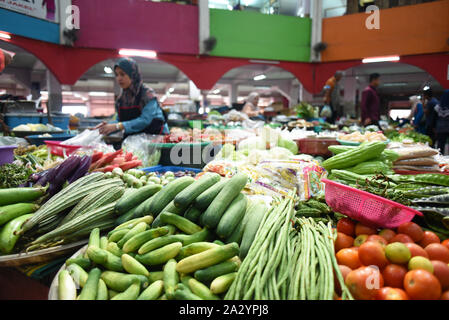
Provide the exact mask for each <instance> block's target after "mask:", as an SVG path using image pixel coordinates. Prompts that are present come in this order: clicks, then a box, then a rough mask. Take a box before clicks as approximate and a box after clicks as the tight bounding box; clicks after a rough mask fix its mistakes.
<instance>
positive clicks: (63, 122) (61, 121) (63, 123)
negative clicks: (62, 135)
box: [42, 115, 70, 130]
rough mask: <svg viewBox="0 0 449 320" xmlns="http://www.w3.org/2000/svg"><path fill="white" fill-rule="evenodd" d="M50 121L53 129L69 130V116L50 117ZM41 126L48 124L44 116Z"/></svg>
mask: <svg viewBox="0 0 449 320" xmlns="http://www.w3.org/2000/svg"><path fill="white" fill-rule="evenodd" d="M51 120H52V122H53V125H54V126H55V127H58V128H61V129H63V130H68V129H69V123H70V116H53V115H52V116H51ZM42 124H48V118H47V117H46V116H43V117H42Z"/></svg>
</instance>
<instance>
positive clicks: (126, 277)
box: [101, 271, 149, 292]
mask: <svg viewBox="0 0 449 320" xmlns="http://www.w3.org/2000/svg"><path fill="white" fill-rule="evenodd" d="M101 279H102V280H103V281H104V283H106V286H107V287H108V288H109V289H110V290H114V291H117V292H123V291H125V290H126V289H127V288H128V287H129V286H130V285H131V284H132V283H133V282H134V281H136V280H138V281H139V282H140V285H141V288H142V289H144V288H146V287H148V285H149V281H148V278H147V277H145V276H141V275H136V274H126V273H121V272H115V271H103V273H102V274H101Z"/></svg>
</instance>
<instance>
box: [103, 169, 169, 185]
mask: <svg viewBox="0 0 449 320" xmlns="http://www.w3.org/2000/svg"><path fill="white" fill-rule="evenodd" d="M105 178H111V179H112V178H121V179H122V180H123V182H124V183H125V184H126V185H127V186H128V187H129V188H136V189H139V188H142V187H144V186H146V185H153V184H160V185H162V186H165V185H167V184H168V183H170V182H171V181H173V180H175V178H176V177H175V174H174V173H173V172H171V171H167V172H165V173H164V174H163V175H161V176H159V177H158V176H157V174H156V173H155V172H145V171H143V170H138V169H130V170H128V171H125V172H124V171H123V170H122V169H120V168H115V169H114V170H112V172H106V173H105Z"/></svg>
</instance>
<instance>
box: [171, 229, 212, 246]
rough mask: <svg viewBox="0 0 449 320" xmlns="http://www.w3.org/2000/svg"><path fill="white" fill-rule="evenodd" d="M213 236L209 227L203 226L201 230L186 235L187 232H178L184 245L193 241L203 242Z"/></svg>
mask: <svg viewBox="0 0 449 320" xmlns="http://www.w3.org/2000/svg"><path fill="white" fill-rule="evenodd" d="M211 236H212V233H211V232H210V231H209V230H208V229H207V228H203V230H201V231H200V232H197V233H194V234H191V235H186V234H178V235H177V237H178V239H179V240H178V241H181V242H182V245H183V246H187V245H189V244H191V243H195V242H202V241H206V240H208V239H209V238H210V237H211Z"/></svg>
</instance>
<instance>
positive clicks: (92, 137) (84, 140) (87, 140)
mask: <svg viewBox="0 0 449 320" xmlns="http://www.w3.org/2000/svg"><path fill="white" fill-rule="evenodd" d="M101 142H102V135H101V134H100V130H98V129H96V130H84V131H83V132H82V133H80V134H78V135H76V136H74V137H73V138H70V139H68V140H65V141H64V143H63V144H64V145H69V146H92V145H95V144H99V143H101Z"/></svg>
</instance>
